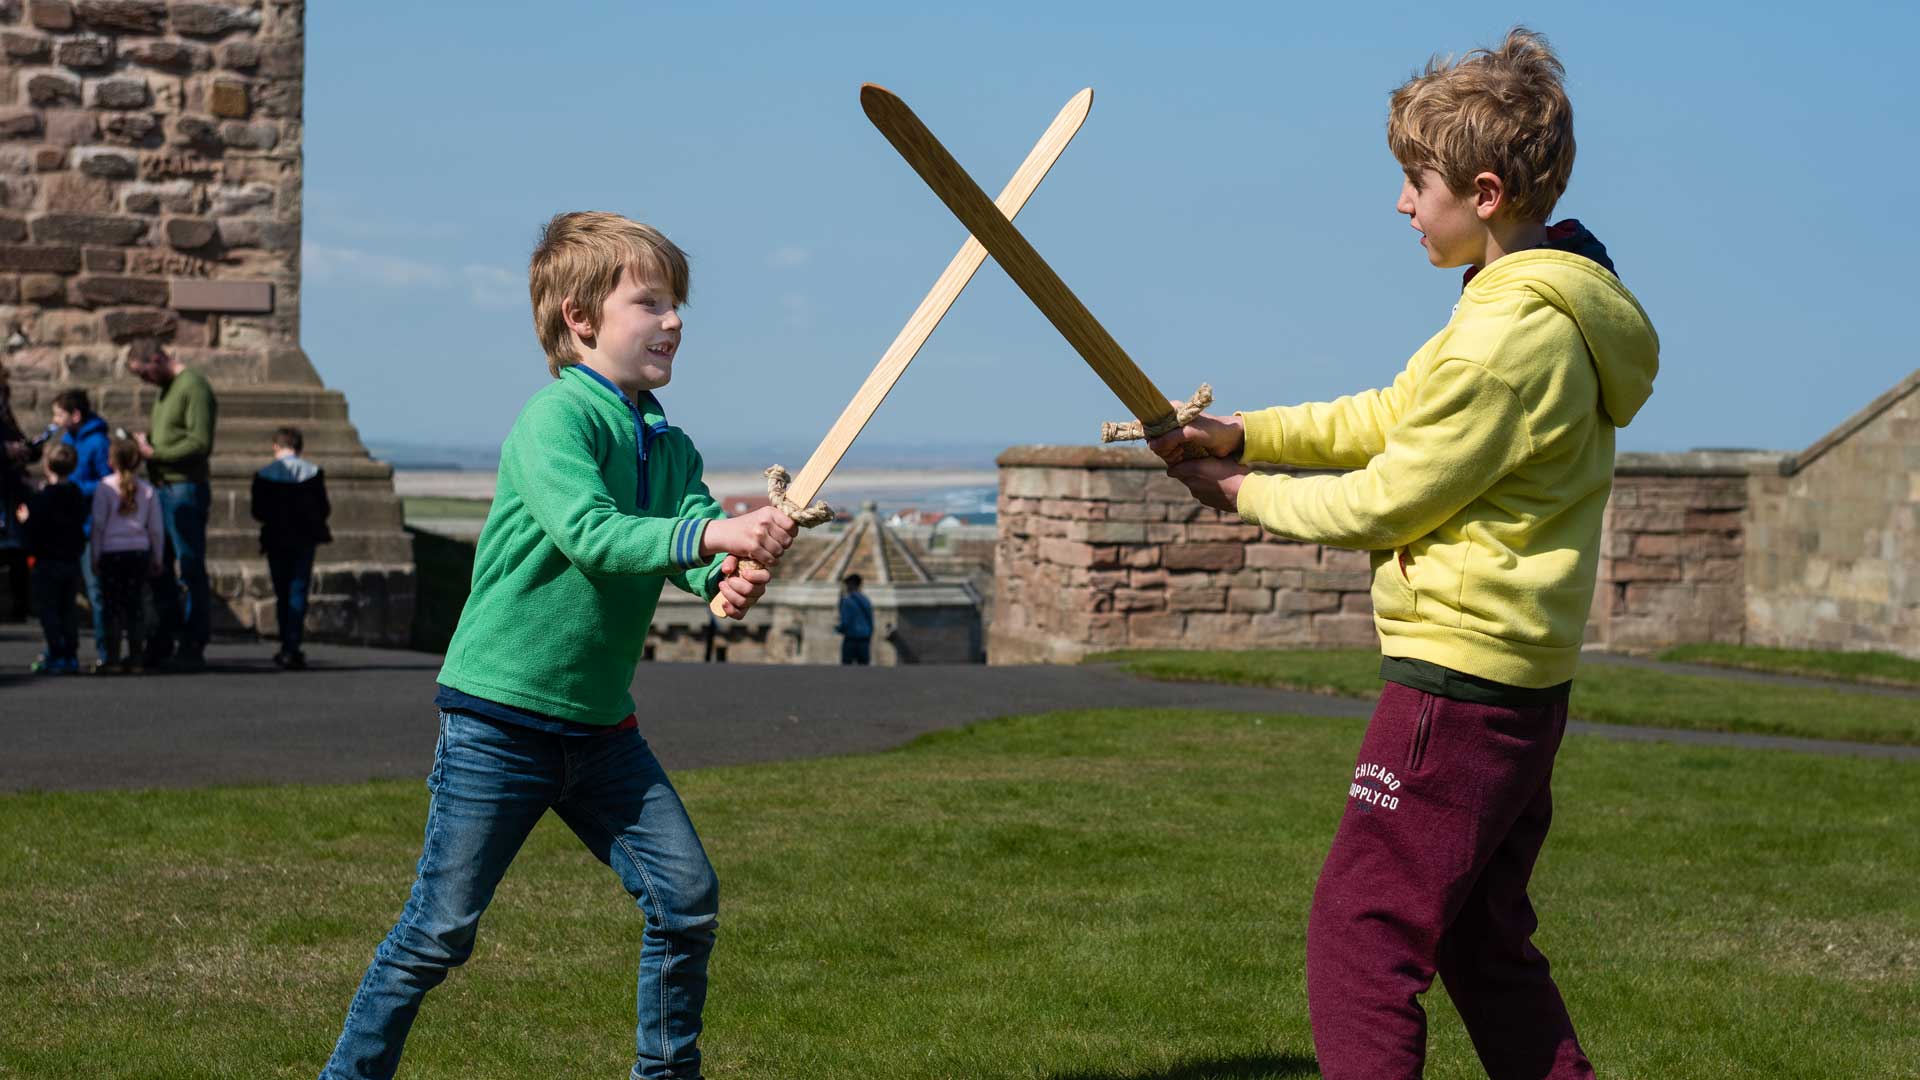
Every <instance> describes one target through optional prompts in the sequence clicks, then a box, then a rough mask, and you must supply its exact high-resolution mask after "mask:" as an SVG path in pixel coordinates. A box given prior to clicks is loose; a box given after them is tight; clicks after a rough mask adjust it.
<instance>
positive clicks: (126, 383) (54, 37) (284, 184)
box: [0, 0, 414, 645]
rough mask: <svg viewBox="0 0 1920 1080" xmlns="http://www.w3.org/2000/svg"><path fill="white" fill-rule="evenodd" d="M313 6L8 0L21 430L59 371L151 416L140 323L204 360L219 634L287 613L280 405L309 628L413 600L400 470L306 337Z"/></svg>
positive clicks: (4, 194)
mask: <svg viewBox="0 0 1920 1080" xmlns="http://www.w3.org/2000/svg"><path fill="white" fill-rule="evenodd" d="M304 17H305V5H304V4H303V3H301V2H299V0H226V2H222V3H191V2H172V3H167V2H162V0H0V348H4V349H5V362H6V364H7V367H8V369H9V371H10V373H11V375H12V379H13V390H14V394H13V405H14V411H15V414H16V416H17V417H18V418H19V420H20V422H21V424H22V425H23V426H25V427H27V428H28V429H29V430H34V429H37V428H38V427H39V426H41V425H43V424H44V423H45V422H46V418H47V412H48V406H49V404H50V402H51V400H52V398H53V396H54V395H55V394H56V393H58V392H59V391H61V390H63V389H66V388H69V387H74V388H80V389H85V390H87V391H89V393H90V394H91V395H92V398H93V400H94V402H95V405H96V407H97V408H98V409H99V411H100V413H101V414H102V415H103V416H105V417H107V419H108V420H109V422H110V423H112V424H114V425H116V426H120V427H125V428H127V429H128V430H130V431H131V430H139V429H141V428H144V427H145V426H146V416H147V415H148V412H149V410H150V408H151V406H152V402H153V399H154V396H155V393H156V392H155V390H154V389H153V388H152V387H149V386H146V385H144V384H142V383H140V382H138V381H137V380H135V379H133V378H132V377H131V376H130V375H128V374H127V372H126V367H125V356H126V351H127V350H126V344H127V342H128V341H129V340H131V339H132V338H135V337H140V336H156V337H159V338H162V339H163V340H165V341H166V343H167V345H168V349H169V351H170V352H171V353H172V354H173V355H174V356H175V357H177V358H178V359H180V360H182V361H185V362H186V364H187V365H188V366H189V367H192V368H194V369H195V370H197V371H199V372H201V373H202V374H204V375H206V376H207V377H208V378H209V379H210V380H212V382H213V384H214V386H215V390H216V392H217V394H218V396H219V399H220V423H219V427H218V429H217V430H216V432H215V454H214V458H213V461H212V465H211V468H212V473H213V498H214V506H213V513H212V516H211V520H210V525H209V536H208V558H209V571H210V574H211V576H212V579H213V586H214V591H215V594H216V600H217V603H216V604H215V609H214V612H213V615H214V625H215V630H216V632H228V633H232V632H241V633H260V634H265V635H268V636H271V635H273V634H275V633H276V632H277V628H276V627H275V626H274V624H273V619H274V615H273V599H272V591H271V589H270V587H269V585H268V578H267V572H266V564H265V562H264V560H262V559H261V558H260V556H259V554H258V544H257V540H256V537H257V527H256V526H255V524H254V522H253V520H252V518H251V516H250V514H249V513H248V506H247V495H248V485H249V480H250V476H251V473H252V472H253V471H254V470H255V469H257V468H259V467H260V465H261V464H263V463H264V462H265V461H266V460H267V458H268V457H269V449H268V440H269V436H270V434H271V432H272V430H273V429H274V428H275V427H277V426H279V425H282V424H293V425H296V426H298V427H300V428H302V429H303V430H304V432H305V435H306V442H307V456H308V457H309V458H311V459H313V460H314V461H316V462H317V463H318V464H320V465H322V466H323V467H325V468H326V470H327V478H328V488H329V493H330V494H331V496H332V499H333V505H334V516H333V523H332V528H333V532H334V536H335V542H334V543H333V544H331V545H327V546H325V547H322V548H321V549H320V552H319V556H318V564H317V566H316V568H315V578H314V582H313V595H312V598H311V601H310V603H311V613H310V615H309V636H311V637H313V638H314V639H315V640H344V641H354V642H368V643H380V644H391V645H400V644H406V643H407V641H408V639H409V636H410V628H411V623H412V615H413V605H414V563H413V553H412V547H411V543H410V541H409V539H408V537H407V534H406V533H405V532H404V531H403V529H402V524H401V512H400V503H399V500H398V499H397V498H395V496H394V493H393V483H392V469H391V468H390V467H388V466H387V465H386V464H384V463H382V462H377V461H373V460H371V459H370V458H369V457H368V455H367V451H366V447H365V446H364V445H363V444H362V443H361V441H360V437H359V433H358V432H357V431H356V430H355V429H354V427H353V425H352V424H351V423H350V422H349V420H348V417H347V402H346V399H345V397H344V396H343V395H341V394H340V393H339V392H338V391H335V390H329V389H327V388H326V387H324V386H323V385H322V384H321V381H320V379H319V377H318V375H317V374H316V373H315V372H314V370H313V367H312V365H311V364H310V363H309V362H308V360H307V357H306V354H305V353H304V352H303V351H302V350H301V348H300V226H301V180H302V164H301V143H302V128H301V124H302V121H301V115H302V93H303V85H304V71H305V34H304Z"/></svg>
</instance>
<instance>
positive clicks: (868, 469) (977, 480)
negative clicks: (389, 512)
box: [370, 440, 1004, 521]
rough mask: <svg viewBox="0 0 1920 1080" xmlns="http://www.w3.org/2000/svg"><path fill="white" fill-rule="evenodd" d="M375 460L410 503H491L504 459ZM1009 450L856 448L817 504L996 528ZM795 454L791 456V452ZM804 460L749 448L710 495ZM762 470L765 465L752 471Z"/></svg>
mask: <svg viewBox="0 0 1920 1080" xmlns="http://www.w3.org/2000/svg"><path fill="white" fill-rule="evenodd" d="M372 442H373V445H371V446H370V449H371V450H372V453H373V456H374V457H377V458H379V459H381V460H382V461H388V462H391V463H392V464H393V467H394V477H393V486H394V489H395V491H396V492H397V493H398V494H399V495H400V496H402V497H403V498H405V497H422V496H439V497H443V498H460V499H491V498H493V484H494V474H495V472H496V471H497V470H498V468H499V454H498V451H497V450H494V449H491V448H485V449H483V448H478V447H461V446H450V445H445V444H421V443H401V442H384V443H382V442H379V441H377V440H375V441H372ZM1002 449H1004V447H998V446H993V447H986V446H939V445H923V446H912V447H900V446H887V445H875V446H861V445H856V446H855V447H854V449H853V451H852V452H850V453H849V454H848V455H847V458H846V460H845V461H843V462H842V463H841V466H840V468H838V469H836V470H835V471H834V474H833V477H832V478H831V479H830V480H828V481H827V487H826V489H825V490H824V491H822V492H821V493H820V497H821V498H822V499H825V500H826V501H827V502H828V503H829V504H831V505H832V506H833V507H834V509H836V510H842V511H857V510H858V509H859V508H860V505H861V504H862V503H865V502H869V501H871V502H873V503H874V504H876V506H877V507H878V509H879V510H880V512H881V513H883V514H891V513H894V512H896V511H899V510H905V509H909V508H912V509H918V510H938V511H941V512H943V513H949V514H956V515H961V516H965V517H967V518H968V519H969V520H981V519H982V518H983V517H984V519H985V520H987V521H991V520H992V515H993V514H994V511H995V506H996V500H997V497H998V494H999V473H998V472H997V470H996V469H995V468H994V465H993V459H994V457H995V455H997V454H998V453H999V452H1000V450H1002ZM787 452H788V453H791V448H789V449H788V451H787ZM804 460H805V459H804V457H801V458H798V459H795V460H787V459H786V458H784V457H781V456H779V453H778V452H776V451H773V450H771V449H764V450H762V449H759V448H753V447H748V448H745V449H744V450H736V451H735V452H734V453H732V454H731V455H729V456H728V457H726V458H725V459H721V460H716V459H714V458H709V459H708V461H707V470H706V483H707V489H708V490H709V491H712V492H713V493H714V495H716V496H719V497H721V498H725V497H728V496H733V495H765V494H766V492H767V482H766V479H765V477H763V476H762V475H761V470H762V469H764V468H765V464H764V463H766V462H772V461H779V462H781V463H782V464H784V465H786V466H787V467H788V468H789V469H793V470H795V471H798V470H799V468H800V466H801V464H802V463H803V462H804ZM754 462H761V463H762V464H754Z"/></svg>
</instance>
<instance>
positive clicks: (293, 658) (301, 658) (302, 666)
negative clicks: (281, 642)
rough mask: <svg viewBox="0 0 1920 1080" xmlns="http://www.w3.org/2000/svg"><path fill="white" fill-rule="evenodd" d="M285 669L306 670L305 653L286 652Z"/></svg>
mask: <svg viewBox="0 0 1920 1080" xmlns="http://www.w3.org/2000/svg"><path fill="white" fill-rule="evenodd" d="M287 670H288V671H305V670H307V654H306V653H303V652H290V653H288V654H287Z"/></svg>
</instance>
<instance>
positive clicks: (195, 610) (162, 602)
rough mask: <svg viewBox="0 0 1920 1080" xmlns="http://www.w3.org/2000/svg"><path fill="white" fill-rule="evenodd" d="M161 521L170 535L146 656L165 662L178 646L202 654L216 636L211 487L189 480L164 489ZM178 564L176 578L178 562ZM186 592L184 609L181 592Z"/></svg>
mask: <svg viewBox="0 0 1920 1080" xmlns="http://www.w3.org/2000/svg"><path fill="white" fill-rule="evenodd" d="M159 494H160V523H161V525H162V526H164V527H165V529H166V532H167V553H166V557H165V559H163V560H162V562H161V567H160V576H159V577H157V578H154V579H153V604H154V615H155V622H156V625H155V627H154V632H153V635H152V636H151V637H150V638H148V641H147V644H148V649H147V655H148V657H149V658H151V659H155V660H164V659H166V658H167V657H168V656H171V655H173V651H174V643H175V642H176V641H178V642H179V646H180V653H181V655H183V656H199V655H200V654H201V653H203V652H205V651H206V648H207V641H208V639H209V638H211V637H212V636H213V632H212V626H213V613H212V611H211V610H209V609H208V607H207V604H208V603H209V600H210V597H209V590H208V588H207V514H208V513H209V511H211V510H212V509H213V488H212V487H211V486H209V485H207V484H196V483H193V482H191V481H189V482H186V483H180V484H166V485H163V486H162V487H160V489H159ZM176 559H177V560H179V573H178V575H177V576H176V574H175V571H174V561H175V560H176ZM182 586H184V587H185V589H186V602H185V607H184V610H183V609H182V604H181V595H180V592H181V588H182Z"/></svg>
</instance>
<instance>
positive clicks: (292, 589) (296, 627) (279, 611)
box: [267, 544, 314, 655]
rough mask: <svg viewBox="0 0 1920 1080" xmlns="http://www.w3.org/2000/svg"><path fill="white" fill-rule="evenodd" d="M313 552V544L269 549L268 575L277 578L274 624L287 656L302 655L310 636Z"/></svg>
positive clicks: (274, 593)
mask: <svg viewBox="0 0 1920 1080" xmlns="http://www.w3.org/2000/svg"><path fill="white" fill-rule="evenodd" d="M313 549H314V545H312V544H307V545H305V546H304V547H297V548H268V549H267V573H269V574H271V575H272V576H273V617H274V623H275V625H276V626H277V627H278V628H279V631H280V651H281V652H282V653H285V654H287V655H292V654H293V653H297V652H299V651H300V639H301V638H302V637H305V636H306V626H307V583H308V582H309V581H311V580H312V579H313Z"/></svg>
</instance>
